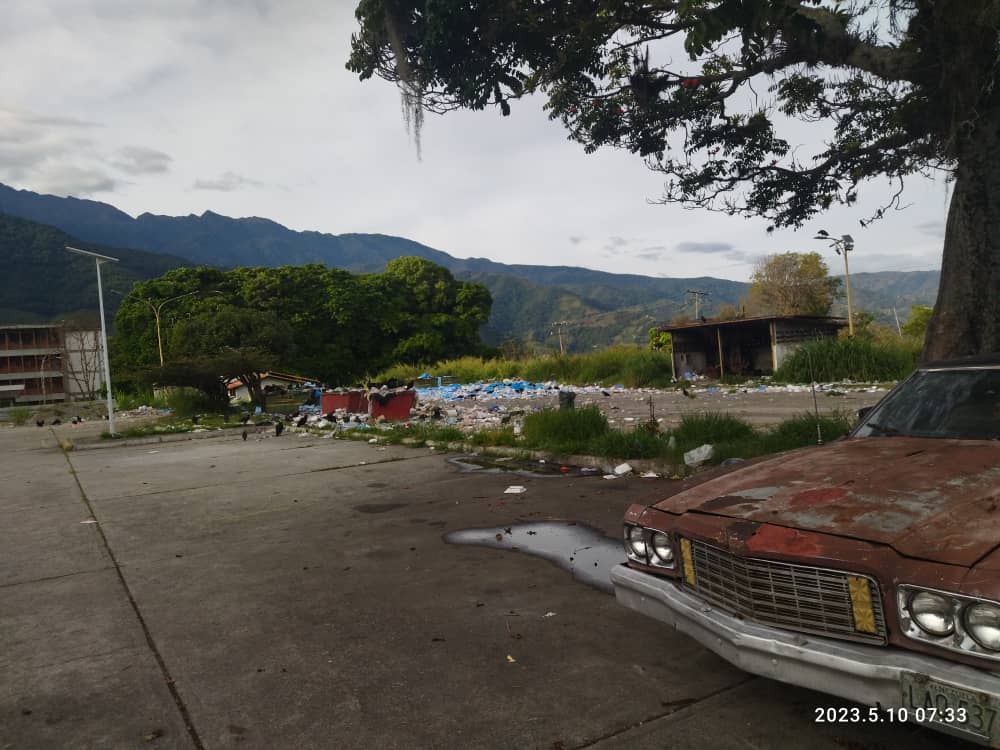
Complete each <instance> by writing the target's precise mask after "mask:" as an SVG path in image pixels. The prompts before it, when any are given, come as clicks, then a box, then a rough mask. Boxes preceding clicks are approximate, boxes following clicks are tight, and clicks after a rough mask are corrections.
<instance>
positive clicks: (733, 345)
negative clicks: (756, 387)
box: [660, 315, 847, 378]
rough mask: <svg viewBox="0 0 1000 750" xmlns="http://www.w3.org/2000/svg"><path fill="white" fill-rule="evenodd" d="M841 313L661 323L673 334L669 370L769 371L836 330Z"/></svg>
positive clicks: (708, 373)
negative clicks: (824, 315)
mask: <svg viewBox="0 0 1000 750" xmlns="http://www.w3.org/2000/svg"><path fill="white" fill-rule="evenodd" d="M846 326H847V320H846V319H844V318H828V317H817V316H809V315H770V316H762V317H757V318H736V319H734V320H709V321H704V322H701V323H685V324H682V325H669V326H662V327H661V328H660V330H661V331H665V332H667V333H669V334H670V335H671V338H672V340H673V368H674V376H675V377H678V378H683V377H685V375H686V374H688V373H692V374H695V375H703V376H705V377H708V378H718V377H720V376H723V375H770V374H772V373H773V372H774V371H775V370H777V369H778V368H779V367H780V366H781V363H782V362H783V361H784V359H785V357H787V356H788V355H789V354H791V353H792V352H793V351H795V350H796V349H797V348H798V347H799V346H800V345H802V344H803V343H805V342H806V341H811V340H813V339H817V338H824V337H833V336H836V335H837V333H838V332H839V331H840V329H841V328H845V327H846Z"/></svg>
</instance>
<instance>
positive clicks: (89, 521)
mask: <svg viewBox="0 0 1000 750" xmlns="http://www.w3.org/2000/svg"><path fill="white" fill-rule="evenodd" d="M80 523H97V521H95V520H94V519H93V518H88V519H87V520H86V521H80Z"/></svg>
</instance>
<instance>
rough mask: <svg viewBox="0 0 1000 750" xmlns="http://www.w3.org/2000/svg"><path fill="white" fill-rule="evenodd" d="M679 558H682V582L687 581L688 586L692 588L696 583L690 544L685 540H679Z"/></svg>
mask: <svg viewBox="0 0 1000 750" xmlns="http://www.w3.org/2000/svg"><path fill="white" fill-rule="evenodd" d="M681 556H682V557H683V558H684V580H685V581H687V583H688V586H694V585H695V583H696V580H695V577H694V557H693V556H692V554H691V542H690V541H689V540H687V539H681Z"/></svg>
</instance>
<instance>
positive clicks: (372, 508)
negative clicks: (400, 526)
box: [352, 503, 406, 513]
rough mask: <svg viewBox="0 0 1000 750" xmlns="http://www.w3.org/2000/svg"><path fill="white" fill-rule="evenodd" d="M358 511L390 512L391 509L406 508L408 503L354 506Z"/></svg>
mask: <svg viewBox="0 0 1000 750" xmlns="http://www.w3.org/2000/svg"><path fill="white" fill-rule="evenodd" d="M352 507H353V509H354V510H356V511H357V512H358V513H388V512H389V511H390V510H398V509H400V508H405V507H406V503H368V504H367V505H354V506H352Z"/></svg>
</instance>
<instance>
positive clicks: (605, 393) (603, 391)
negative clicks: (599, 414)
mask: <svg viewBox="0 0 1000 750" xmlns="http://www.w3.org/2000/svg"><path fill="white" fill-rule="evenodd" d="M601 393H603V394H604V395H605V396H610V395H611V394H610V393H608V392H607V391H605V390H604V389H601Z"/></svg>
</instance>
